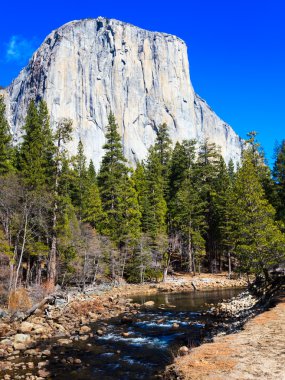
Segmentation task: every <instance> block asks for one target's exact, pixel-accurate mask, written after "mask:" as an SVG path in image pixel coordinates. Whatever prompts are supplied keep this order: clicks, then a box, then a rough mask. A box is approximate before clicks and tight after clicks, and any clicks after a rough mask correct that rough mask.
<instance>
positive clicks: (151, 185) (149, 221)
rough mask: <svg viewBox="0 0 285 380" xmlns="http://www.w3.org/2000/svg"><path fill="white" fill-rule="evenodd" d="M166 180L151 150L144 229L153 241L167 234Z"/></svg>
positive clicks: (157, 159)
mask: <svg viewBox="0 0 285 380" xmlns="http://www.w3.org/2000/svg"><path fill="white" fill-rule="evenodd" d="M164 180H165V179H164V177H163V167H162V165H161V161H160V159H159V157H158V155H157V154H156V152H155V150H154V149H153V148H150V150H149V156H148V159H147V161H146V167H145V186H146V187H145V189H144V191H145V195H144V210H143V217H142V228H143V231H144V232H146V233H148V234H149V235H150V236H151V237H152V238H153V239H155V238H156V237H157V236H158V235H159V234H164V233H166V213H167V204H166V200H165V198H164V185H165V181H164Z"/></svg>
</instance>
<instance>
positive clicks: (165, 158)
mask: <svg viewBox="0 0 285 380" xmlns="http://www.w3.org/2000/svg"><path fill="white" fill-rule="evenodd" d="M171 145H172V141H171V139H170V137H169V132H168V126H167V125H166V124H165V123H163V124H161V125H160V126H159V127H158V130H157V136H156V140H155V144H154V146H153V154H154V153H156V154H157V158H158V161H159V163H160V166H161V175H162V178H163V192H164V197H165V199H167V198H168V197H169V194H168V193H169V165H170V158H171V153H172V148H171Z"/></svg>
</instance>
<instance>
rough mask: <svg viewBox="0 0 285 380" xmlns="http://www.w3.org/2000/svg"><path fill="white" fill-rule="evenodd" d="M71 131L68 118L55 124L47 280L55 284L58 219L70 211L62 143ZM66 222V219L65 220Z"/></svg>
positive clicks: (60, 231) (68, 137)
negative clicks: (52, 200)
mask: <svg viewBox="0 0 285 380" xmlns="http://www.w3.org/2000/svg"><path fill="white" fill-rule="evenodd" d="M71 133H72V121H71V120H70V119H66V118H63V119H61V120H60V121H59V122H57V125H56V132H55V157H54V161H55V174H54V181H53V188H52V192H53V199H54V202H53V209H52V228H51V230H52V232H51V249H50V254H49V262H48V280H49V281H50V282H51V283H52V284H55V282H56V278H57V274H58V271H57V263H58V256H59V249H58V237H57V236H58V235H59V234H63V235H64V231H62V229H61V227H60V225H65V224H64V223H63V224H62V223H61V224H60V223H59V220H63V219H64V218H66V217H67V216H68V215H70V213H69V212H68V210H71V207H70V205H71V201H70V197H69V194H68V191H67V189H68V185H69V184H68V180H67V179H66V177H67V175H66V173H68V171H69V162H68V160H67V158H66V150H65V149H64V147H63V146H64V145H65V144H66V143H67V142H68V141H70V140H71ZM66 223H68V221H66Z"/></svg>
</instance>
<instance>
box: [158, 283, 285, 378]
mask: <svg viewBox="0 0 285 380" xmlns="http://www.w3.org/2000/svg"><path fill="white" fill-rule="evenodd" d="M284 347H285V291H284V290H283V292H282V291H281V292H280V294H279V295H275V296H274V297H273V299H271V300H269V307H266V309H265V310H264V311H261V310H256V312H255V314H253V316H250V317H247V318H246V320H245V323H242V328H240V327H239V328H238V331H235V333H229V334H226V335H225V332H223V333H218V334H216V335H215V336H214V337H213V339H212V341H211V342H204V343H202V344H201V345H200V346H198V347H195V348H193V349H191V350H190V351H189V353H186V355H185V354H184V355H180V356H178V357H176V359H175V360H174V363H173V364H171V365H169V366H168V367H167V369H166V372H165V377H164V378H165V379H169V380H170V379H180V380H208V379H209V380H210V379H215V380H224V379H229V380H241V379H264V380H265V379H266V380H275V379H280V380H283V379H285V369H284V365H283V364H282V363H284V362H285V351H284Z"/></svg>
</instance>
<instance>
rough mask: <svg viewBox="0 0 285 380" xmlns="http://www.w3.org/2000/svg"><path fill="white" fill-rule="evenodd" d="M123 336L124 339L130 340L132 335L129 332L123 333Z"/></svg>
mask: <svg viewBox="0 0 285 380" xmlns="http://www.w3.org/2000/svg"><path fill="white" fill-rule="evenodd" d="M121 335H122V337H123V338H128V337H129V336H130V333H129V332H122V334H121Z"/></svg>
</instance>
